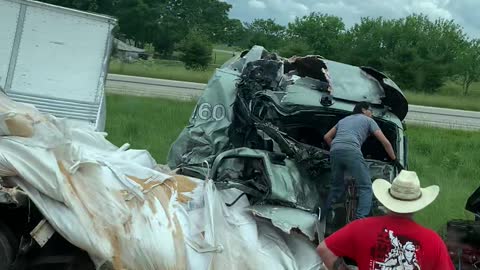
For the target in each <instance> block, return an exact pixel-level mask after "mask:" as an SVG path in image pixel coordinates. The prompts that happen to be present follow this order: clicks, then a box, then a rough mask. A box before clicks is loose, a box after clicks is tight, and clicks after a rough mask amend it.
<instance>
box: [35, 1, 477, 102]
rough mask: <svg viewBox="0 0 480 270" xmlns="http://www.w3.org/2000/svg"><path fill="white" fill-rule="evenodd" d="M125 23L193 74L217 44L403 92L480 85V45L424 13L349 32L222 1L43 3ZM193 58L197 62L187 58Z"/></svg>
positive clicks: (332, 23)
mask: <svg viewBox="0 0 480 270" xmlns="http://www.w3.org/2000/svg"><path fill="white" fill-rule="evenodd" d="M43 2H48V3H51V4H56V5H62V6H66V7H71V8H76V9H80V10H85V11H90V12H96V13H102V14H109V15H112V16H115V17H116V18H117V19H118V29H116V32H115V35H116V36H117V37H119V38H121V39H124V40H125V39H128V40H131V41H133V42H134V45H135V46H137V47H145V46H146V45H147V44H151V45H153V47H154V49H155V52H156V53H157V54H158V55H160V56H161V57H169V56H171V55H172V53H173V52H174V51H175V50H180V51H183V52H184V53H183V61H185V62H186V63H189V64H188V65H189V66H191V67H193V68H196V67H198V68H201V67H202V66H204V65H205V63H207V64H208V61H209V60H210V57H209V55H210V53H211V48H212V45H211V44H212V43H222V44H228V45H231V46H236V47H240V48H245V49H246V48H250V47H251V46H253V45H261V46H264V47H265V48H266V49H267V50H270V51H274V52H278V53H279V54H280V55H281V56H284V57H290V56H293V55H307V54H316V55H321V56H323V57H325V58H327V59H331V60H335V61H340V62H344V63H348V64H352V65H358V66H371V67H373V68H376V69H378V70H380V71H382V72H385V73H386V74H387V75H389V76H390V77H391V78H392V79H393V80H394V81H395V82H397V83H398V84H399V85H400V86H401V87H402V88H404V89H408V90H412V91H426V92H435V91H438V89H439V87H440V86H442V85H443V83H444V82H445V81H447V80H455V81H457V82H459V83H461V85H462V87H463V93H464V94H465V95H467V94H468V90H469V87H470V85H471V84H472V83H473V82H475V81H477V80H479V79H480V42H479V40H477V39H472V38H469V37H468V36H467V35H466V34H465V33H464V32H463V29H462V27H461V26H460V25H458V24H456V23H455V22H454V21H453V20H446V19H436V20H430V19H428V17H427V16H425V15H423V14H412V15H410V16H407V17H404V18H399V19H386V18H383V17H378V18H362V19H361V21H360V22H359V23H357V24H355V25H353V26H352V27H350V28H347V27H346V25H345V23H344V22H343V20H342V18H340V17H337V16H333V15H328V14H322V13H318V12H312V13H310V14H308V15H305V16H302V17H297V18H296V19H295V20H294V21H292V22H290V23H288V24H287V25H280V24H278V23H276V22H275V20H273V19H256V20H254V21H252V22H242V21H240V20H238V19H232V18H229V16H228V14H229V11H230V10H231V8H232V6H231V5H230V4H228V3H226V2H223V1H220V0H43ZM188 55H190V57H188Z"/></svg>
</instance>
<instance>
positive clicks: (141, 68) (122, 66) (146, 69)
mask: <svg viewBox="0 0 480 270" xmlns="http://www.w3.org/2000/svg"><path fill="white" fill-rule="evenodd" d="M217 49H222V50H223V49H226V50H231V48H229V47H221V46H220V47H218V48H216V49H214V51H213V53H212V64H211V65H210V66H209V68H208V69H207V70H205V71H194V70H187V69H185V66H184V65H183V63H181V62H179V61H172V60H150V61H138V62H135V63H122V62H121V61H119V60H118V59H112V61H111V62H110V67H109V72H110V73H116V74H124V75H132V76H141V77H150V78H158V79H167V80H178V81H190V82H198V83H207V82H208V80H209V79H210V77H211V76H212V75H213V72H214V71H215V68H217V67H219V66H220V65H222V64H223V63H225V62H226V61H227V60H229V59H231V58H232V54H230V53H226V52H219V51H216V50H217ZM404 93H405V95H406V96H407V99H408V101H409V103H410V104H416V105H424V106H433V107H443V108H452V109H462V110H472V111H480V82H477V83H473V84H472V86H471V89H470V93H469V94H468V96H463V95H462V89H461V87H460V86H459V85H458V84H455V83H453V82H448V83H446V84H445V85H444V86H443V87H442V88H440V90H439V92H438V93H436V94H435V95H432V94H425V93H418V92H412V91H404Z"/></svg>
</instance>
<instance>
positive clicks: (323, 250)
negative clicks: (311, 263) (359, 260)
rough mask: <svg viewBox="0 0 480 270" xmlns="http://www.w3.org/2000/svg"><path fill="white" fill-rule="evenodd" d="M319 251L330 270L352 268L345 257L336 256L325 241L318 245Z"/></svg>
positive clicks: (347, 269)
mask: <svg viewBox="0 0 480 270" xmlns="http://www.w3.org/2000/svg"><path fill="white" fill-rule="evenodd" d="M317 253H318V255H319V256H320V258H321V259H322V261H323V263H324V265H325V267H326V268H327V269H328V270H351V269H352V268H351V267H349V266H348V265H347V264H346V263H345V261H344V260H343V258H341V257H337V256H335V254H333V252H332V251H331V250H330V249H329V248H328V247H327V245H325V242H321V243H320V244H319V245H318V247H317Z"/></svg>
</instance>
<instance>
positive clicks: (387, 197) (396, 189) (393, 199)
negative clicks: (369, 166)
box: [372, 170, 440, 214]
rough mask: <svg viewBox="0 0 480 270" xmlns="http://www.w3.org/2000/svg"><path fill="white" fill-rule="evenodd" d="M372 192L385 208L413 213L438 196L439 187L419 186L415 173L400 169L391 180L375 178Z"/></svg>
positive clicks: (397, 211) (396, 211)
mask: <svg viewBox="0 0 480 270" xmlns="http://www.w3.org/2000/svg"><path fill="white" fill-rule="evenodd" d="M372 188H373V194H375V197H377V199H378V200H379V201H380V203H382V204H383V205H384V206H385V207H386V208H388V209H389V210H391V211H393V212H395V213H402V214H404V213H414V212H417V211H419V210H421V209H423V208H425V207H426V206H428V205H429V204H430V203H432V202H433V201H434V200H435V199H436V198H437V196H438V193H439V191H440V187H439V186H436V185H433V186H429V187H426V188H422V187H420V180H419V179H418V176H417V173H415V172H413V171H406V170H402V171H400V173H399V174H398V175H397V177H395V179H393V182H392V183H391V184H390V182H388V181H386V180H384V179H376V180H375V181H374V182H373V185H372Z"/></svg>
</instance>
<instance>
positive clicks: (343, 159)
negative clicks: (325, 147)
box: [325, 149, 373, 219]
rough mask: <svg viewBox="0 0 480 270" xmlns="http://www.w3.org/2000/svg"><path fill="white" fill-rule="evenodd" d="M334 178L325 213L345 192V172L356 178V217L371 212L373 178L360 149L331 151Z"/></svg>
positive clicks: (361, 216) (364, 215)
mask: <svg viewBox="0 0 480 270" xmlns="http://www.w3.org/2000/svg"><path fill="white" fill-rule="evenodd" d="M330 166H331V170H332V179H331V181H332V182H331V187H330V192H329V194H328V198H327V202H326V205H325V210H326V212H325V213H329V212H330V211H331V210H332V205H334V204H336V203H338V200H339V199H340V198H342V197H343V194H344V193H345V172H346V173H348V174H349V175H351V176H352V177H353V178H355V186H356V190H357V195H358V204H357V212H356V217H355V218H356V219H359V218H364V217H366V216H368V215H369V214H370V210H371V208H372V195H373V192H372V180H371V176H370V172H369V170H368V167H367V163H366V162H365V159H364V158H363V155H362V152H361V151H358V150H353V149H352V150H349V149H338V150H333V151H331V152H330Z"/></svg>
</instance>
